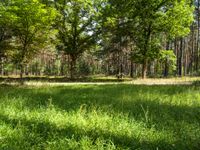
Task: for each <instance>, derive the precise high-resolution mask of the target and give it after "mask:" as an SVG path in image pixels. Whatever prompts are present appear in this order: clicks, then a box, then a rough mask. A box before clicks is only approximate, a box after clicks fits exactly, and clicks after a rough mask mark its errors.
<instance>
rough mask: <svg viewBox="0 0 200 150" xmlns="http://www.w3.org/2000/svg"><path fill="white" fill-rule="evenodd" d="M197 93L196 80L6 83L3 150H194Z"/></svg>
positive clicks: (199, 128) (0, 120)
mask: <svg viewBox="0 0 200 150" xmlns="http://www.w3.org/2000/svg"><path fill="white" fill-rule="evenodd" d="M151 81H152V80H151ZM153 81H154V80H153ZM176 81H177V80H176ZM192 81H193V80H192ZM192 81H191V82H192ZM130 82H131V81H130ZM138 82H139V81H138ZM184 82H185V80H184ZM140 83H141V84H143V82H140ZM156 83H157V82H156ZM159 83H160V80H159ZM41 85H42V84H41ZM199 91H200V86H199V85H198V84H192V85H189V84H188V85H187V84H186V85H178V84H177V85H169V84H168V83H167V84H165V85H133V84H124V83H118V84H112V85H110V84H108V85H98V84H91V85H90V84H84V85H81V84H79V85H78V84H74V85H70V84H68V86H61V85H60V86H48V85H45V84H44V85H43V86H28V85H24V86H18V85H5V84H2V85H0V149H9V150H10V149H13V150H18V149H19V150H21V149H23V150H27V149H34V150H36V149H46V150H62V149H63V150H66V149H78V150H79V149H82V150H93V149H98V150H101V149H102V150H103V149H137V150H141V149H144V150H155V149H157V150H172V149H173V150H186V149H187V150H196V149H199V147H200V140H199V139H200V93H199Z"/></svg>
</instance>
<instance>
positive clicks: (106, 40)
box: [0, 0, 200, 78]
mask: <svg viewBox="0 0 200 150" xmlns="http://www.w3.org/2000/svg"><path fill="white" fill-rule="evenodd" d="M199 7H200V2H199V0H195V1H194V0H135V1H134V0H1V1H0V71H1V72H0V74H1V75H2V76H8V75H20V76H21V78H22V77H23V75H26V76H66V77H70V78H76V77H82V76H86V75H96V74H104V75H117V76H118V77H122V76H131V77H139V76H141V77H142V78H145V77H146V76H148V77H167V76H183V75H184V76H186V75H190V76H197V75H200V51H199V47H200V45H199V44H200V41H199V26H200V20H199V16H200V10H199Z"/></svg>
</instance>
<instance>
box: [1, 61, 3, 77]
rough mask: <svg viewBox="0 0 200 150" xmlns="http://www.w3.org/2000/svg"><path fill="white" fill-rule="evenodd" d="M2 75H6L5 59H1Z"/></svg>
mask: <svg viewBox="0 0 200 150" xmlns="http://www.w3.org/2000/svg"><path fill="white" fill-rule="evenodd" d="M1 76H4V60H3V58H2V59H1Z"/></svg>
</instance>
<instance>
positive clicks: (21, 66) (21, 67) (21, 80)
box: [20, 64, 24, 85]
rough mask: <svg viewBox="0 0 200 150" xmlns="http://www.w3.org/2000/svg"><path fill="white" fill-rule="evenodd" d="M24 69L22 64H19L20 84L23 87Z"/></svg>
mask: <svg viewBox="0 0 200 150" xmlns="http://www.w3.org/2000/svg"><path fill="white" fill-rule="evenodd" d="M23 69H24V67H23V64H20V84H21V85H23V84H24V80H23V72H24V70H23Z"/></svg>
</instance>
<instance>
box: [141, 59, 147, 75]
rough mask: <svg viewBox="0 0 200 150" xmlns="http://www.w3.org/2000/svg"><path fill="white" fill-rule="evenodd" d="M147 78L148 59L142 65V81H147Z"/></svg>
mask: <svg viewBox="0 0 200 150" xmlns="http://www.w3.org/2000/svg"><path fill="white" fill-rule="evenodd" d="M146 76H147V59H144V60H143V64H142V79H146Z"/></svg>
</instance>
